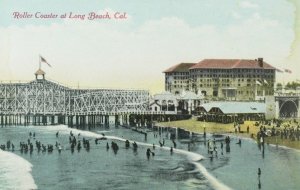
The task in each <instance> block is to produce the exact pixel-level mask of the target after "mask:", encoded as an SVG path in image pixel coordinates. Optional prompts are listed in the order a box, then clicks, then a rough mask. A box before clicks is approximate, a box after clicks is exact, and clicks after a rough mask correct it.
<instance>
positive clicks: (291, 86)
mask: <svg viewBox="0 0 300 190" xmlns="http://www.w3.org/2000/svg"><path fill="white" fill-rule="evenodd" d="M297 87H300V83H299V82H295V81H292V82H288V83H287V84H286V85H285V88H287V89H294V90H296V88H297Z"/></svg>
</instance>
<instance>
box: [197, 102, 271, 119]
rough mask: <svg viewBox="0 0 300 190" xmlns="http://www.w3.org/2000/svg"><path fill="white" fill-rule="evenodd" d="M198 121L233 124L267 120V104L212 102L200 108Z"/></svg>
mask: <svg viewBox="0 0 300 190" xmlns="http://www.w3.org/2000/svg"><path fill="white" fill-rule="evenodd" d="M197 112H198V114H199V116H198V120H200V121H208V122H220V123H232V122H242V121H245V120H255V121H257V120H261V119H264V118H265V114H266V104H265V103H261V102H233V101H232V102H210V103H205V104H202V105H201V106H199V108H198V109H197Z"/></svg>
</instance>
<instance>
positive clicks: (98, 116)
mask: <svg viewBox="0 0 300 190" xmlns="http://www.w3.org/2000/svg"><path fill="white" fill-rule="evenodd" d="M35 75H36V79H35V80H33V81H31V82H27V83H21V82H18V83H11V82H8V83H4V82H1V83H0V124H1V125H2V126H3V125H29V124H31V125H55V124H66V125H69V126H96V125H109V124H110V123H115V124H116V125H133V126H147V125H151V123H152V121H153V120H159V121H168V120H175V119H176V118H174V117H175V113H166V112H164V111H158V112H153V111H150V109H149V98H150V94H149V91H147V90H121V89H74V88H70V87H66V86H64V85H61V84H59V83H56V82H53V81H50V80H46V79H45V72H44V71H42V70H41V69H39V70H38V71H37V72H36V73H35Z"/></svg>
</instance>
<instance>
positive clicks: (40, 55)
mask: <svg viewBox="0 0 300 190" xmlns="http://www.w3.org/2000/svg"><path fill="white" fill-rule="evenodd" d="M39 69H41V55H39Z"/></svg>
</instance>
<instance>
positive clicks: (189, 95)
mask: <svg viewBox="0 0 300 190" xmlns="http://www.w3.org/2000/svg"><path fill="white" fill-rule="evenodd" d="M178 99H179V100H200V99H203V96H202V95H201V94H199V95H197V94H196V93H195V92H191V91H183V92H182V93H181V94H180V95H179V96H178Z"/></svg>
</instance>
